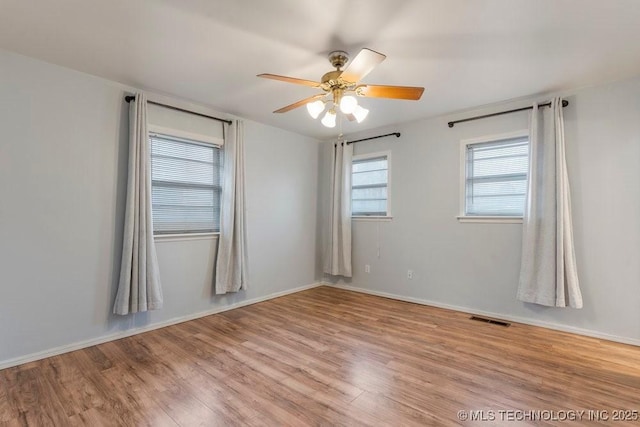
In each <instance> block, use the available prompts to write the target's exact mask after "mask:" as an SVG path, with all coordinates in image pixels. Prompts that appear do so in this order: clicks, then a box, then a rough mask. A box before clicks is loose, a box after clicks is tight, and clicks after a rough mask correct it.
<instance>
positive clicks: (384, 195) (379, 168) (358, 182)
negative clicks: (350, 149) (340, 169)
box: [351, 155, 389, 216]
mask: <svg viewBox="0 0 640 427" xmlns="http://www.w3.org/2000/svg"><path fill="white" fill-rule="evenodd" d="M388 183H389V159H388V156H386V155H383V156H376V157H369V158H362V159H357V160H355V159H354V160H353V166H352V175H351V214H352V215H353V216H386V215H388V190H389V188H388Z"/></svg>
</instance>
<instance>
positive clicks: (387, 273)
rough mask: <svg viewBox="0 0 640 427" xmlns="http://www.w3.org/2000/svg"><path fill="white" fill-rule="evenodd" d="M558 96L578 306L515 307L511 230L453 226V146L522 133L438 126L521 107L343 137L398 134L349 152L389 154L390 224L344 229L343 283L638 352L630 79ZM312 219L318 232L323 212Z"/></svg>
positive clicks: (456, 166) (637, 128) (638, 259)
mask: <svg viewBox="0 0 640 427" xmlns="http://www.w3.org/2000/svg"><path fill="white" fill-rule="evenodd" d="M425 95H426V96H425V98H424V100H423V101H421V102H429V97H428V92H427V93H426V94H425ZM566 95H567V99H568V100H569V101H570V105H569V107H567V108H565V110H564V113H565V129H566V143H567V158H568V159H567V161H568V168H569V178H570V182H571V190H572V199H573V200H572V202H573V212H574V235H575V244H576V252H577V253H576V255H577V262H578V269H579V276H580V283H581V287H582V292H583V296H584V308H583V309H581V310H574V309H558V308H545V307H542V306H537V305H533V304H525V303H522V302H519V301H517V300H516V299H515V295H516V289H517V283H518V273H519V266H520V253H521V242H522V239H521V237H522V233H521V230H522V225H521V224H468V223H465V224H461V223H459V222H458V221H457V220H456V215H458V214H459V211H460V206H459V188H460V187H459V185H460V182H459V180H460V142H459V141H460V140H462V139H468V138H474V137H479V136H484V135H491V134H500V133H505V132H511V131H516V130H520V129H526V128H527V127H528V114H527V113H516V114H511V115H504V116H499V117H495V118H490V119H485V120H479V121H474V122H468V123H463V124H459V125H456V126H455V127H454V128H452V129H450V128H449V127H448V126H447V122H448V121H450V120H453V119H456V118H464V117H469V116H473V115H476V114H484V113H489V112H494V111H501V110H504V109H510V108H514V107H520V106H523V105H527V104H530V101H531V102H532V100H529V101H524V100H523V101H519V102H514V103H506V104H504V105H499V106H493V107H491V108H486V109H483V110H480V111H473V112H467V113H464V114H457V115H455V116H450V117H440V118H434V119H429V120H422V121H417V122H412V123H407V124H401V125H397V126H393V127H388V128H383V129H377V130H375V131H371V132H367V133H366V134H361V135H354V136H353V137H352V138H351V139H356V138H357V137H363V136H370V135H377V134H383V133H388V132H392V131H400V132H402V136H401V138H399V139H396V138H385V139H379V140H375V141H371V142H365V143H360V144H356V147H355V153H356V154H361V153H367V152H374V151H380V150H391V152H392V161H393V165H392V174H393V175H392V177H393V189H392V204H393V205H392V209H393V215H394V218H393V220H392V221H391V222H364V221H353V263H354V264H353V267H354V277H353V279H352V280H351V281H349V282H347V283H346V284H347V285H351V286H354V287H357V288H362V289H365V290H368V291H374V292H384V293H390V294H394V295H397V296H400V297H404V298H415V299H418V300H421V301H424V302H430V303H434V304H438V305H448V306H455V307H460V308H463V309H465V310H468V311H472V312H473V311H475V312H489V313H494V314H496V315H497V316H501V317H507V318H512V319H522V320H525V321H527V322H532V323H538V324H544V323H546V324H549V325H555V326H557V327H560V328H563V329H569V330H572V329H574V330H575V329H576V328H578V329H581V331H580V332H583V333H588V334H592V335H597V336H604V337H609V338H613V339H616V340H620V341H626V342H634V343H636V344H640V221H639V220H638V218H640V167H639V165H640V78H636V79H633V80H628V81H623V82H618V83H613V84H608V85H604V86H601V87H593V88H587V89H583V90H579V91H576V92H574V93H569V94H566ZM541 99H548V97H546V98H541ZM323 145H324V147H323V149H322V154H321V159H320V161H321V173H322V174H323V175H322V176H323V177H322V181H321V183H322V188H321V189H320V195H319V197H320V200H321V201H322V202H325V201H326V200H327V197H328V189H327V188H326V184H327V183H328V182H329V178H328V176H326V173H325V172H324V171H326V170H328V162H329V158H330V157H329V150H330V149H331V148H330V144H323ZM324 204H326V203H323V205H324ZM322 217H323V224H324V225H323V227H322V229H323V230H326V210H325V211H323V215H322ZM378 233H379V240H378V238H377V235H378ZM378 244H379V245H380V258H377V254H376V247H377V245H378ZM365 264H370V265H371V273H370V274H365V273H364V265H365ZM408 269H412V270H413V271H414V278H413V280H408V279H407V270H408ZM341 283H344V282H341Z"/></svg>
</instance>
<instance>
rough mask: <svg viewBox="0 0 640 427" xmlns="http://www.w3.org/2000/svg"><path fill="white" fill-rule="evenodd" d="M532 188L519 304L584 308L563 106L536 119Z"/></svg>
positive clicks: (536, 112) (556, 102)
mask: <svg viewBox="0 0 640 427" xmlns="http://www.w3.org/2000/svg"><path fill="white" fill-rule="evenodd" d="M529 150H530V152H529V153H530V156H529V159H530V160H529V184H528V185H529V187H528V191H527V202H526V207H525V214H524V229H523V235H522V263H521V270H520V283H519V287H518V295H517V297H518V299H519V300H521V301H525V302H530V303H535V304H541V305H546V306H552V307H574V308H581V307H582V294H581V293H580V285H579V282H578V271H577V267H576V257H575V251H574V245H573V226H572V222H571V196H570V191H569V176H568V174H567V161H566V158H565V140H564V119H563V116H562V100H561V99H560V98H554V99H553V100H552V101H551V106H550V108H542V109H538V105H537V104H534V106H533V112H532V113H531V129H530V139H529Z"/></svg>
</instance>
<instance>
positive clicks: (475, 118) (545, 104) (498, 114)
mask: <svg viewBox="0 0 640 427" xmlns="http://www.w3.org/2000/svg"><path fill="white" fill-rule="evenodd" d="M567 105H569V101H566V100H564V99H563V100H562V106H563V107H566V106H567ZM549 106H551V102H546V103H544V104H538V107H549ZM526 110H533V106H531V107H522V108H516V109H515V110H509V111H501V112H499V113H492V114H485V115H484V116H476V117H469V118H468V119H460V120H454V121H452V122H449V127H450V128H452V127H453V125H455V124H457V123H464V122H470V121H472V120H480V119H486V118H487V117H495V116H501V115H503V114H510V113H517V112H518V111H526Z"/></svg>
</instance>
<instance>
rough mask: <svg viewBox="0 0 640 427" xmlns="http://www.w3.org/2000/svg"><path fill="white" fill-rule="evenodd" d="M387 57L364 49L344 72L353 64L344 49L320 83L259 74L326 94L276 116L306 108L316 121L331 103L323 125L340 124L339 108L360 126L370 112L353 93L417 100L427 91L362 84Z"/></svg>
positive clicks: (332, 57)
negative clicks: (338, 119)
mask: <svg viewBox="0 0 640 427" xmlns="http://www.w3.org/2000/svg"><path fill="white" fill-rule="evenodd" d="M385 58H386V56H385V55H383V54H381V53H378V52H376V51H373V50H371V49H367V48H364V49H362V50H360V52H359V53H358V55H356V57H355V58H354V59H353V61H351V63H350V64H349V66H348V67H347V68H346V69H344V70H342V68H343V67H344V65H345V64H346V63H347V62H348V61H349V55H348V54H347V53H346V52H343V51H341V50H336V51H333V52H331V53H330V54H329V62H331V65H333V66H334V67H335V68H336V69H335V70H334V71H329V72H328V73H325V74H324V75H323V76H322V78H321V79H320V82H315V81H312V80H303V79H296V78H293V77H286V76H279V75H277V74H258V77H262V78H265V79H273V80H280V81H283V82H288V83H294V84H299V85H303V86H310V87H313V88H318V89H322V91H323V92H322V93H319V94H316V95H313V96H310V97H308V98H305V99H302V100H300V101H298V102H294V103H293V104H290V105H287V106H286V107H282V108H280V109H278V110H275V111H274V113H286V112H287V111H291V110H293V109H295V108H298V107H301V106H303V105H306V106H307V110H308V112H309V114H310V115H311V117H313V118H314V119H316V118H318V116H320V113H322V112H323V111H324V109H325V107H326V106H327V104H331V105H330V106H329V110H328V111H327V112H326V114H325V115H324V117H323V118H322V124H323V125H325V126H326V127H330V128H332V127H335V125H336V115H337V110H336V108H339V109H340V111H341V112H342V113H344V114H345V116H346V117H347V118H348V119H349V120H351V121H353V120H356V121H357V122H358V123H360V122H362V121H363V120H364V119H365V118H366V117H367V114H369V110H367V109H366V108H364V107H362V106H360V105H358V100H357V99H356V97H354V96H353V95H352V94H355V95H356V96H360V97H367V98H391V99H406V100H414V101H417V100H419V99H420V97H421V96H422V92H424V88H423V87H413V86H385V85H370V84H365V83H359V82H360V80H362V79H363V78H364V77H365V76H366V75H367V74H369V73H370V72H371V70H373V69H374V68H375V66H376V65H378V64H380V63H381V62H382V61H384V60H385Z"/></svg>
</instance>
